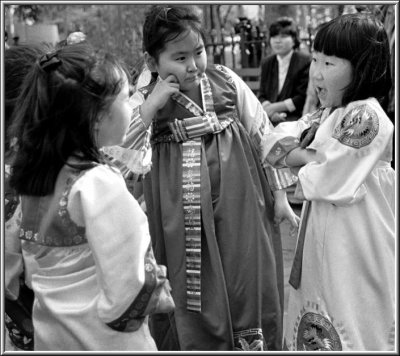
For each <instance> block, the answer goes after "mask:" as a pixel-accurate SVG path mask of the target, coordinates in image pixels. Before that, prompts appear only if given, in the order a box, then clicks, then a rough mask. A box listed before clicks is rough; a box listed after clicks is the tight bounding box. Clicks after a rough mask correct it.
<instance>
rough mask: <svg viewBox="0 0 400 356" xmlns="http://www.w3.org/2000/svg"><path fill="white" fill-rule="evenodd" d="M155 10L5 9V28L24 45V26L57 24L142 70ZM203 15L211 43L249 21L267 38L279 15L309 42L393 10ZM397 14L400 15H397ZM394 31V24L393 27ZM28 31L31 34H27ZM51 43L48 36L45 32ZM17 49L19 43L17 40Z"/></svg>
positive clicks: (270, 8)
mask: <svg viewBox="0 0 400 356" xmlns="http://www.w3.org/2000/svg"><path fill="white" fill-rule="evenodd" d="M150 6H151V5H144V4H135V3H134V2H133V3H127V4H110V3H108V4H101V3H96V4H90V3H89V4H84V3H83V4H79V3H77V4H74V3H68V4H63V3H53V4H48V3H43V4H31V3H29V2H27V3H24V4H20V5H4V14H5V23H4V26H5V29H6V30H7V32H8V38H9V39H10V40H9V41H8V42H9V44H10V42H11V39H13V38H17V40H18V39H19V40H20V43H21V42H24V40H26V39H23V38H21V34H18V33H17V31H16V28H17V26H16V24H17V23H23V24H24V26H25V32H29V26H35V25H38V24H52V25H56V26H57V29H58V30H57V31H58V36H59V39H58V40H59V41H61V40H63V39H65V38H66V37H67V36H68V34H69V33H71V32H75V31H82V32H84V33H85V34H86V35H87V39H88V40H89V41H90V42H91V43H92V44H93V45H94V46H96V47H99V48H103V49H105V50H109V51H111V52H113V53H116V54H117V55H119V56H120V57H121V58H122V59H123V60H124V61H125V62H126V63H127V65H128V66H129V67H130V68H139V67H140V66H141V63H142V57H143V55H142V30H141V29H142V25H143V22H144V18H145V12H146V11H147V9H148V8H149V7H150ZM194 6H195V7H197V8H198V10H199V11H200V12H201V13H202V18H203V22H204V28H205V30H206V31H205V32H206V34H207V36H208V37H209V38H208V39H207V42H208V43H215V42H216V41H217V42H218V41H224V39H226V38H228V37H229V36H232V38H233V35H234V34H235V31H236V34H237V33H238V30H237V28H238V25H240V23H241V22H240V19H243V18H245V19H249V20H250V21H251V23H252V25H254V26H257V28H258V30H259V31H261V33H263V34H265V33H267V31H268V27H269V25H270V24H271V23H272V22H273V21H275V20H276V19H277V18H278V17H279V16H291V17H293V18H294V19H295V20H296V22H297V23H298V25H299V28H300V34H301V37H303V38H310V39H311V38H312V36H313V35H314V33H315V30H316V28H317V26H318V25H319V24H320V23H322V22H325V21H328V20H330V19H331V18H333V17H336V16H338V15H340V14H342V13H348V12H355V11H371V12H374V13H376V14H378V15H379V16H381V17H383V16H384V13H385V12H387V11H388V10H387V8H388V7H390V6H391V7H394V6H393V5H385V4H382V3H381V4H367V5H360V4H356V5H349V4H343V3H336V4H335V3H334V4H330V3H328V2H326V3H324V4H322V3H321V4H285V3H282V4H280V3H276V4H267V3H266V4H260V5H247V4H245V3H243V4H215V3H214V4H199V5H197V4H196V5H194ZM392 12H393V13H394V10H392ZM391 23H392V24H393V26H394V15H393V19H392V20H391V22H390V23H389V25H391ZM26 28H28V30H26ZM42 37H43V41H44V42H46V38H45V37H46V34H45V33H43V36H42ZM15 44H16V41H15Z"/></svg>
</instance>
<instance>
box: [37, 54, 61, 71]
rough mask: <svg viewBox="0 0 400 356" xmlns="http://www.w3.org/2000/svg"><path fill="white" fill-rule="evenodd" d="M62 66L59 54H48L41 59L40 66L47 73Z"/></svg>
mask: <svg viewBox="0 0 400 356" xmlns="http://www.w3.org/2000/svg"><path fill="white" fill-rule="evenodd" d="M60 64H61V60H60V59H59V58H58V54H57V52H51V53H46V54H44V55H43V56H42V57H40V59H39V65H40V67H41V68H42V69H44V70H45V71H49V70H51V69H55V68H57V67H58V66H59V65H60Z"/></svg>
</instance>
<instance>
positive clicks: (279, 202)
mask: <svg viewBox="0 0 400 356" xmlns="http://www.w3.org/2000/svg"><path fill="white" fill-rule="evenodd" d="M274 197H275V204H274V223H275V224H277V225H278V224H280V223H281V222H283V220H287V221H288V223H289V224H290V231H291V234H292V233H293V232H295V231H296V230H297V229H298V227H299V222H300V217H298V216H297V215H296V214H295V213H294V211H293V209H292V207H291V206H290V204H289V202H288V200H287V196H286V192H285V191H284V190H280V191H275V192H274Z"/></svg>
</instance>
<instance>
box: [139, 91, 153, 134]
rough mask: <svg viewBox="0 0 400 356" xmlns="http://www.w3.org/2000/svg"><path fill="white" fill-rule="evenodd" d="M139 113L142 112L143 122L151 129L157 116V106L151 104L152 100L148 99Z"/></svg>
mask: <svg viewBox="0 0 400 356" xmlns="http://www.w3.org/2000/svg"><path fill="white" fill-rule="evenodd" d="M139 112H140V117H141V119H142V121H143V122H144V124H145V125H146V127H149V126H150V124H151V122H152V120H153V117H154V116H155V114H156V108H155V106H154V105H153V104H152V103H151V100H150V98H148V99H147V100H146V101H145V102H144V103H143V104H142V105H141V106H140V108H139Z"/></svg>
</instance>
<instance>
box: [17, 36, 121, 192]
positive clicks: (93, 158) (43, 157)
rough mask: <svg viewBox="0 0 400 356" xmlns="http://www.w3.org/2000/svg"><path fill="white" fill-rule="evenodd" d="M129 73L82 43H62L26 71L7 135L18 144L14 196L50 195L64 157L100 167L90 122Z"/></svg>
mask: <svg viewBox="0 0 400 356" xmlns="http://www.w3.org/2000/svg"><path fill="white" fill-rule="evenodd" d="M124 73H125V75H126V76H127V77H128V80H129V73H128V71H127V70H126V68H125V66H124V65H123V64H122V62H120V61H119V60H118V59H117V58H116V57H114V56H113V55H111V54H108V53H104V52H97V51H95V50H94V49H93V48H92V47H91V46H90V45H89V44H87V43H78V44H73V45H68V46H64V47H61V48H59V49H58V50H56V51H53V52H52V53H51V54H48V55H46V56H43V57H42V58H41V59H40V60H38V61H37V62H36V63H35V65H34V66H33V67H32V69H31V71H30V72H29V73H28V75H27V76H26V78H25V80H24V83H23V85H22V90H21V94H20V95H19V97H18V100H17V102H16V107H15V110H14V120H13V124H12V126H11V129H10V133H11V136H13V137H14V136H15V137H16V138H17V140H18V151H17V154H16V158H15V161H14V164H13V166H12V175H11V179H10V185H11V186H12V187H13V188H15V189H16V191H17V193H18V194H23V195H36V196H44V195H48V194H51V193H52V192H53V191H54V186H55V182H56V179H57V176H58V173H59V171H60V170H61V168H62V166H63V165H64V164H68V163H67V160H68V158H70V157H72V156H75V157H78V158H79V159H80V160H84V161H89V162H98V163H105V159H104V156H103V155H102V154H101V153H100V151H99V147H98V146H97V143H96V137H95V124H96V121H97V120H98V119H99V117H100V115H101V114H102V113H103V112H104V111H106V110H108V108H109V107H110V105H111V104H112V102H113V101H114V99H115V97H116V96H117V95H118V94H119V92H120V91H121V90H122V86H123V79H124V77H123V74H124Z"/></svg>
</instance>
